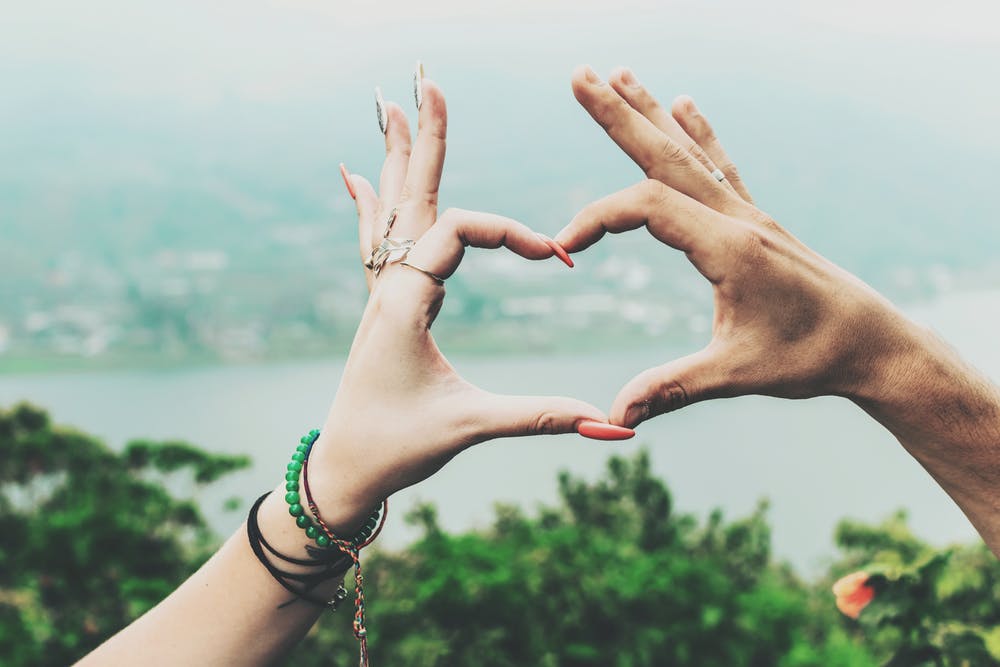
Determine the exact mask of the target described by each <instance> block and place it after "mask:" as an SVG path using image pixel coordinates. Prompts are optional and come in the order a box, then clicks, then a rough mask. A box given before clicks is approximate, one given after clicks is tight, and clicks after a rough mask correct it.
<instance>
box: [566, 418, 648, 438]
mask: <svg viewBox="0 0 1000 667" xmlns="http://www.w3.org/2000/svg"><path fill="white" fill-rule="evenodd" d="M576 432H577V433H579V434H580V435H582V436H583V437H585V438H591V439H593V440H628V439H629V438H631V437H633V436H634V435H635V431H633V430H632V429H630V428H624V427H622V426H614V425H613V424H605V423H604V422H592V421H586V422H580V425H579V426H577V427H576Z"/></svg>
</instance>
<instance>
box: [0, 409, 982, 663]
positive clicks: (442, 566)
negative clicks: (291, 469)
mask: <svg viewBox="0 0 1000 667" xmlns="http://www.w3.org/2000/svg"><path fill="white" fill-rule="evenodd" d="M245 465H247V460H246V459H245V458H240V457H220V456H214V455H210V454H207V453H205V452H202V451H201V450H199V449H197V448H195V447H193V446H191V445H188V444H185V443H176V442H174V443H170V442H168V443H153V442H149V441H135V442H132V443H130V444H129V445H128V446H126V447H125V449H124V450H123V451H122V452H120V453H115V452H112V451H111V450H109V449H108V448H107V447H106V446H105V445H103V444H102V443H100V442H99V441H98V440H96V439H94V438H92V437H89V436H86V435H83V434H81V433H78V432H75V431H72V430H68V429H64V428H58V427H55V426H53V425H52V424H51V423H50V422H49V419H48V416H47V415H46V414H45V413H44V412H43V411H41V410H39V409H37V408H32V407H30V406H27V405H20V406H17V407H15V408H13V409H11V410H9V411H0V536H2V537H0V559H2V560H0V562H3V564H4V567H3V569H2V571H0V655H2V656H3V657H4V664H5V665H6V664H10V665H42V664H45V665H48V664H53V665H62V664H67V663H69V662H72V661H73V660H74V659H76V658H78V657H80V656H81V655H83V654H85V653H86V652H87V651H89V650H90V649H91V648H93V647H94V646H96V645H97V644H98V643H99V642H100V641H101V640H103V639H104V638H105V637H107V636H109V635H110V634H112V633H113V632H115V631H116V630H117V629H118V628H120V627H122V626H124V625H125V624H127V623H128V622H129V621H131V620H132V619H134V618H136V617H137V616H138V615H139V614H141V613H142V612H143V611H145V610H146V609H148V608H149V607H150V606H152V605H153V604H155V602H156V601H158V600H159V599H160V598H162V597H163V596H165V595H166V594H168V593H169V592H170V591H171V590H172V589H173V588H175V587H176V586H177V585H178V584H179V583H180V582H181V581H182V580H183V579H184V578H185V577H186V576H187V575H188V574H189V573H190V572H191V571H193V570H194V569H195V568H196V567H198V565H200V564H201V563H202V562H203V561H204V559H205V558H206V557H207V555H208V554H209V553H210V552H211V550H212V549H213V548H214V547H215V546H216V545H217V544H218V539H217V537H216V536H213V535H211V534H210V533H209V531H208V530H207V528H206V525H205V522H204V520H203V519H202V517H201V515H200V513H199V512H198V510H197V508H196V506H195V505H194V503H193V502H192V501H190V500H185V499H180V498H178V497H176V494H175V493H174V491H176V489H177V488H178V482H179V481H183V480H185V479H186V480H187V481H188V482H189V483H191V484H194V485H195V486H200V485H204V484H208V483H211V482H213V481H215V480H217V479H218V478H220V477H221V476H223V475H225V474H227V473H228V472H230V471H233V470H236V469H239V468H241V467H243V466H245ZM559 496H560V499H559V502H558V503H556V504H555V505H553V506H550V507H540V508H539V509H538V510H537V512H534V513H531V514H528V513H526V512H524V511H523V510H521V509H519V508H516V507H509V506H499V507H497V510H496V518H495V521H494V524H493V526H492V527H490V528H489V529H486V530H481V531H470V532H465V533H461V534H449V533H447V532H446V531H444V530H443V529H442V528H441V527H440V525H439V524H438V522H437V519H436V513H435V510H434V508H433V507H431V506H422V507H419V508H417V509H416V510H414V511H413V512H412V513H411V514H410V516H409V520H410V521H412V522H414V523H416V524H417V525H420V526H422V529H423V534H422V537H421V538H420V539H419V540H417V541H416V542H415V543H413V544H412V545H410V546H409V547H407V548H405V549H403V550H400V551H396V552H385V551H381V552H380V551H375V552H373V553H371V554H367V562H366V567H365V571H366V582H367V585H366V589H367V593H368V600H369V605H368V617H369V631H370V633H371V650H372V652H373V659H374V660H375V661H376V662H377V663H378V664H389V665H394V666H399V667H426V666H430V665H441V666H445V667H448V666H451V665H463V666H464V665H482V666H483V667H508V666H513V665H525V664H528V665H542V666H551V667H555V666H559V667H585V666H587V665H609V666H611V667H642V666H645V665H671V666H673V665H676V666H684V665H699V666H706V667H711V666H713V665H727V666H728V665H741V666H743V665H746V666H750V667H755V666H757V665H761V666H764V665H767V666H771V665H776V666H778V667H812V666H816V667H819V666H823V667H837V666H840V665H842V666H845V667H846V666H848V665H849V666H851V667H856V666H857V667H864V666H866V665H872V666H874V665H878V664H886V665H908V666H909V665H923V664H926V665H947V666H949V667H950V666H953V665H954V666H957V665H977V666H978V665H991V664H997V662H998V661H997V658H996V656H997V655H1000V630H998V628H1000V605H998V604H997V602H998V600H1000V564H998V562H997V561H996V559H995V558H994V557H993V555H992V554H991V553H990V552H989V551H988V550H987V549H986V548H985V546H983V545H982V544H981V543H979V544H975V545H968V546H955V547H952V548H951V549H948V550H945V551H939V550H935V549H934V548H932V547H931V546H930V545H927V544H925V543H923V542H922V541H920V540H919V539H917V538H916V537H915V536H914V535H913V534H912V533H911V532H910V530H909V529H908V528H907V526H906V521H905V516H904V515H902V514H898V515H896V516H893V517H891V518H890V519H889V520H888V521H886V522H885V523H883V524H882V525H878V526H869V525H864V524H860V523H855V522H844V523H842V524H841V525H840V526H839V528H838V531H837V535H836V539H837V544H838V546H839V548H840V550H841V552H840V556H839V559H838V560H837V561H836V562H835V563H834V564H833V565H832V566H831V568H830V571H829V572H828V576H826V577H823V578H821V579H820V580H819V581H816V582H812V583H810V582H805V581H803V580H801V579H800V578H799V577H798V576H796V574H795V573H794V572H793V571H792V570H791V569H790V568H789V567H787V566H786V565H783V564H781V563H776V562H775V561H774V560H773V558H772V556H771V552H770V530H769V527H768V524H767V517H766V512H767V507H766V504H763V503H762V504H761V505H760V506H759V507H758V509H757V511H756V512H754V513H753V514H752V515H750V516H749V517H745V518H742V519H737V520H727V519H726V518H725V517H724V516H723V515H722V514H721V513H719V512H715V513H713V514H711V515H710V516H709V517H708V518H707V519H706V520H704V521H699V520H698V519H696V518H695V517H692V516H689V515H685V514H682V513H678V512H676V511H675V510H674V508H673V502H672V498H671V496H670V493H669V491H668V490H667V488H666V487H665V486H664V484H663V482H662V481H661V480H659V479H657V478H656V477H654V476H653V475H652V473H651V471H650V462H649V458H648V455H646V454H645V453H643V454H640V455H638V456H637V457H636V458H634V459H631V460H626V459H622V458H617V457H616V458H612V459H611V460H610V461H609V463H608V467H607V471H606V473H605V475H604V476H603V477H602V478H600V479H598V480H596V481H593V482H588V481H585V480H582V479H578V478H575V477H572V476H570V475H568V474H563V475H561V476H560V478H559ZM856 570H865V571H867V572H869V573H870V575H871V576H870V578H869V582H870V583H871V585H872V586H873V587H874V588H875V589H876V591H877V592H876V595H875V599H874V600H873V601H872V602H871V603H870V604H869V605H868V606H867V607H866V608H865V609H864V611H862V613H861V615H860V618H859V620H858V621H852V620H850V619H847V618H844V617H842V616H841V615H840V614H839V613H838V612H837V611H836V609H835V607H834V605H833V596H832V595H831V594H830V584H831V583H832V582H833V580H835V579H837V578H839V577H840V576H842V575H843V574H845V573H848V572H853V571H856ZM350 616H351V614H350V613H343V612H340V613H338V614H337V615H335V616H332V617H331V616H329V615H328V616H326V617H325V618H323V619H321V621H320V622H319V623H317V625H316V627H315V628H314V629H313V630H312V631H311V632H310V633H309V635H308V636H307V637H306V639H305V640H304V641H303V642H302V643H301V644H300V646H299V647H298V648H297V649H296V650H295V651H294V652H293V655H292V656H290V657H289V659H288V664H295V665H297V666H299V667H310V666H313V665H315V666H319V665H330V664H336V665H355V664H357V663H356V660H357V653H356V651H357V647H356V644H355V640H354V638H353V636H352V633H351V630H350Z"/></svg>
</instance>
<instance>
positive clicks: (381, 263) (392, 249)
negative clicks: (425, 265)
mask: <svg viewBox="0 0 1000 667" xmlns="http://www.w3.org/2000/svg"><path fill="white" fill-rule="evenodd" d="M414 243H415V241H414V240H413V239H393V238H389V237H388V236H386V237H385V238H383V239H382V242H381V243H379V244H378V245H377V246H376V247H375V248H373V249H372V254H371V255H370V256H369V257H368V261H367V262H365V268H366V269H369V270H370V271H371V272H372V273H374V274H375V277H376V278H378V275H379V274H380V273H381V272H382V269H383V268H385V265H386V264H392V263H394V262H402V261H403V260H404V259H406V256H407V255H408V254H409V253H410V249H411V248H413V244H414Z"/></svg>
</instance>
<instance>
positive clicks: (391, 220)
mask: <svg viewBox="0 0 1000 667" xmlns="http://www.w3.org/2000/svg"><path fill="white" fill-rule="evenodd" d="M398 215H399V207H398V206H393V207H392V210H391V211H389V216H388V217H387V218H386V219H385V231H384V232H382V238H388V237H389V232H391V231H392V226H393V224H395V222H396V216H398Z"/></svg>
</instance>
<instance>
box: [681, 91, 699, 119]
mask: <svg viewBox="0 0 1000 667" xmlns="http://www.w3.org/2000/svg"><path fill="white" fill-rule="evenodd" d="M681 99H682V100H684V111H686V112H687V113H688V114H689V115H691V116H697V115H698V114H700V113H701V112H700V111H698V105H697V104H695V103H694V98H693V97H691V96H690V95H681Z"/></svg>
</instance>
